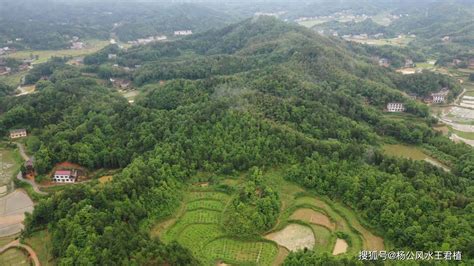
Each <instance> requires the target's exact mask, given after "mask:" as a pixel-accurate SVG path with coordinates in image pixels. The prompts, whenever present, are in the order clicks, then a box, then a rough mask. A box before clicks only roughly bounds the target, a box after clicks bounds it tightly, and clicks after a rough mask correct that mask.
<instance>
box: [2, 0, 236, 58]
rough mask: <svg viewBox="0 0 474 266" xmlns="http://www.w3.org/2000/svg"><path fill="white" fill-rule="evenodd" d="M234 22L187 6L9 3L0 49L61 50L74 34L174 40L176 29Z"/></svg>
mask: <svg viewBox="0 0 474 266" xmlns="http://www.w3.org/2000/svg"><path fill="white" fill-rule="evenodd" d="M43 2H46V3H43ZM236 21H237V16H236V15H235V14H232V13H229V12H224V11H218V10H216V9H214V8H210V7H206V6H205V5H200V4H191V3H189V4H185V3H165V2H161V1H160V2H158V3H157V2H140V3H139V4H137V3H133V2H129V1H123V2H122V1H118V2H116V1H103V2H102V1H98V2H97V1H92V2H89V1H85V2H83V1H77V2H59V1H58V2H53V1H45V0H20V1H9V2H2V3H1V5H0V47H5V46H8V47H10V48H16V49H46V50H48V49H51V50H54V49H63V48H68V47H69V46H70V42H71V40H72V38H73V36H77V37H79V38H81V40H82V41H84V40H89V39H102V40H104V39H105V40H107V39H109V38H110V37H111V36H113V37H116V38H117V39H118V40H121V41H124V42H127V41H131V40H136V39H138V38H143V37H149V36H157V35H167V36H173V32H174V31H177V30H193V31H194V32H202V31H206V30H209V29H212V28H218V27H222V26H224V25H226V24H228V23H231V22H236Z"/></svg>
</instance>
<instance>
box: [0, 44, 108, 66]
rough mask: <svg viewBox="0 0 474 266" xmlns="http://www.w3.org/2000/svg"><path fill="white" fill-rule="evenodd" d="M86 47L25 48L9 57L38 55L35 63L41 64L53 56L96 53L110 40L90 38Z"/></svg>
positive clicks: (25, 57) (17, 57) (24, 57)
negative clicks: (76, 48) (75, 48)
mask: <svg viewBox="0 0 474 266" xmlns="http://www.w3.org/2000/svg"><path fill="white" fill-rule="evenodd" d="M85 44H86V48H85V49H81V50H72V49H63V50H25V51H19V52H16V53H13V54H10V55H9V57H11V58H15V59H28V58H30V57H31V55H33V56H38V57H39V58H38V60H36V61H34V62H33V64H40V63H44V62H46V61H48V60H49V59H50V58H51V57H53V56H59V57H64V56H83V55H87V54H91V53H95V52H97V51H99V50H100V49H102V48H104V47H105V46H107V45H108V44H109V42H108V41H101V40H88V41H85Z"/></svg>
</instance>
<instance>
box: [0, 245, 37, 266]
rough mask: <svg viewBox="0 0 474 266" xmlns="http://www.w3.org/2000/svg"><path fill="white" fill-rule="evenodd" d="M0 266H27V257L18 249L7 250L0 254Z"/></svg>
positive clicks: (28, 261) (28, 262) (28, 263)
mask: <svg viewBox="0 0 474 266" xmlns="http://www.w3.org/2000/svg"><path fill="white" fill-rule="evenodd" d="M0 265H3V266H21V265H25V266H29V265H31V264H30V260H29V259H28V256H27V255H26V254H25V253H24V252H23V251H22V250H20V249H17V248H9V249H7V250H5V251H4V252H3V253H2V254H0Z"/></svg>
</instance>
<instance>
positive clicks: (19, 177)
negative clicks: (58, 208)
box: [15, 142, 48, 195]
mask: <svg viewBox="0 0 474 266" xmlns="http://www.w3.org/2000/svg"><path fill="white" fill-rule="evenodd" d="M15 144H16V145H17V146H18V150H19V151H20V155H21V158H23V160H25V162H26V161H28V160H30V157H29V156H28V155H27V154H26V152H25V147H24V146H23V144H21V143H18V142H15ZM16 178H17V179H18V180H21V181H23V182H26V183H28V184H30V185H31V186H32V187H33V190H34V191H35V192H36V193H38V194H41V195H48V193H46V192H44V191H41V190H40V189H39V186H38V184H36V182H34V181H31V180H29V179H25V178H23V175H22V173H21V171H20V172H18V174H17V175H16Z"/></svg>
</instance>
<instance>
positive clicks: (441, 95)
mask: <svg viewBox="0 0 474 266" xmlns="http://www.w3.org/2000/svg"><path fill="white" fill-rule="evenodd" d="M448 94H449V90H448V88H443V89H441V90H440V91H439V92H435V93H432V94H431V95H430V97H428V98H426V99H425V102H431V103H444V102H446V100H447V99H448Z"/></svg>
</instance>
